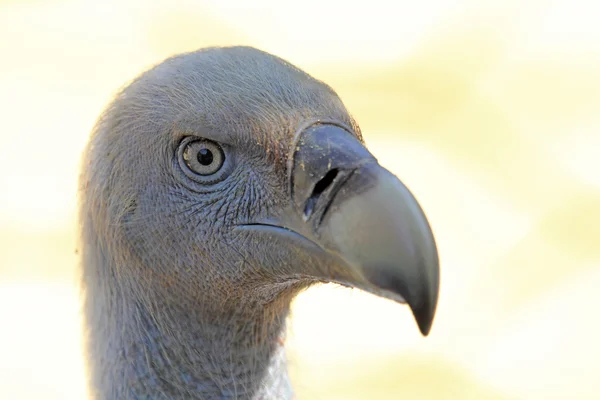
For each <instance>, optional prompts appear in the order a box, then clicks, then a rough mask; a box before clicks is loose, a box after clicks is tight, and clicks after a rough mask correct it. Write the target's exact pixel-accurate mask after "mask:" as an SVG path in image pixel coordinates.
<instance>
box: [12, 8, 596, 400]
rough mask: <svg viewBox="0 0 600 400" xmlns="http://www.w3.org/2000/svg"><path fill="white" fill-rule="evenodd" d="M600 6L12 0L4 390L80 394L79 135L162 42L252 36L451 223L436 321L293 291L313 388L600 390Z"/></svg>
mask: <svg viewBox="0 0 600 400" xmlns="http://www.w3.org/2000/svg"><path fill="white" fill-rule="evenodd" d="M598 4H600V3H598V2H595V1H589V2H583V1H579V2H578V1H569V0H558V1H550V0H545V1H535V0H531V1H512V0H510V1H506V0H504V1H502V0H498V1H495V2H488V1H482V0H473V1H462V2H456V1H444V0H421V1H415V0H406V1H404V0H403V1H389V2H385V1H383V0H369V1H368V2H357V3H355V4H352V2H342V1H339V2H338V1H327V0H304V1H299V2H289V3H288V2H284V1H281V0H260V1H257V0H254V1H252V2H245V4H243V3H242V2H234V1H231V0H228V1H224V0H221V1H218V0H214V1H209V0H206V1H191V0H190V1H167V0H164V1H148V0H130V1H119V0H110V1H108V0H105V1H97V0H89V1H70V0H54V1H49V0H26V1H18V0H13V1H6V0H1V1H0V110H1V111H0V123H1V129H0V143H1V152H2V153H1V156H0V398H2V399H38V398H44V399H61V400H62V399H83V398H85V379H84V370H83V361H82V356H81V348H80V342H81V340H80V328H79V317H78V307H79V305H78V295H77V286H76V284H77V256H76V254H75V252H74V250H75V241H76V233H75V212H76V198H75V192H76V180H77V175H78V161H79V154H80V151H81V149H82V147H83V146H84V143H85V141H86V138H87V135H88V133H89V131H90V129H91V127H92V125H93V123H94V120H95V118H96V117H97V115H98V114H99V112H100V111H101V109H102V108H103V106H104V105H105V104H106V103H107V102H108V101H109V100H110V98H111V96H112V95H113V94H114V93H115V91H116V90H117V88H118V87H120V86H121V85H122V84H124V83H125V82H127V81H128V80H130V79H132V78H133V77H134V76H135V75H136V74H138V73H139V72H141V71H142V70H144V69H146V68H148V67H149V66H151V65H152V64H154V63H156V62H159V61H160V60H162V59H163V58H165V57H167V56H169V55H172V54H174V53H177V52H181V51H189V50H193V49H196V48H199V47H202V46H207V45H229V44H250V45H254V46H257V47H260V48H262V49H264V50H267V51H270V52H273V53H275V54H277V55H280V56H282V57H284V58H286V59H288V60H289V61H291V62H293V63H294V64H296V65H298V66H299V67H301V68H303V69H305V70H307V71H308V72H309V73H311V74H313V75H314V76H316V77H318V78H320V79H323V80H325V81H326V82H328V83H329V84H331V85H332V86H333V87H334V88H335V89H336V90H337V91H338V93H339V94H340V95H341V97H342V98H343V99H344V101H345V103H346V104H347V106H348V108H349V109H350V110H351V111H352V113H353V114H354V115H355V117H356V118H357V120H358V121H359V123H360V124H361V126H362V129H363V132H364V134H365V137H366V140H367V143H368V144H369V145H370V147H371V149H372V151H373V152H374V153H375V155H376V156H377V157H378V158H379V159H380V161H381V163H382V164H384V165H385V166H387V167H389V168H390V169H391V170H392V171H394V172H395V173H397V174H398V176H399V177H400V178H401V179H403V180H404V181H405V182H406V183H407V184H408V186H409V187H410V188H411V189H412V190H413V191H414V192H415V193H416V195H417V197H418V199H419V200H420V201H421V203H422V205H423V207H424V209H425V210H426V212H427V214H428V216H429V218H430V221H431V223H432V225H433V227H434V229H435V232H436V235H437V239H438V242H439V249H440V254H441V260H442V292H441V297H440V303H439V312H438V315H437V319H436V322H435V324H434V328H433V332H432V334H431V336H430V337H429V338H427V339H423V338H421V337H420V336H419V334H418V331H417V328H416V326H415V324H414V322H413V320H412V317H411V315H410V313H409V310H408V308H406V307H403V306H399V305H396V304H393V303H390V302H387V301H384V300H380V299H377V298H374V297H371V296H368V295H366V294H363V293H360V292H356V291H350V290H347V289H341V288H336V287H322V288H317V289H313V290H311V291H308V292H306V293H305V294H303V295H302V296H300V298H298V299H297V301H296V303H295V305H294V320H293V321H292V322H293V323H292V328H291V337H290V340H289V348H290V358H291V364H292V366H291V368H292V373H293V379H294V384H295V387H296V391H297V394H298V398H299V399H365V398H368V399H403V400H409V399H493V400H496V399H497V400H508V399H528V400H529V399H533V400H537V399H540V400H542V399H543V400H550V399H579V400H583V399H599V398H600V379H599V378H600V344H599V343H598V340H600V311H599V310H600V295H599V294H598V293H599V292H598V288H599V287H600V24H599V23H598V16H599V15H600V8H599V7H600V6H599V5H598Z"/></svg>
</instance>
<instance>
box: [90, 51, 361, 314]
mask: <svg viewBox="0 0 600 400" xmlns="http://www.w3.org/2000/svg"><path fill="white" fill-rule="evenodd" d="M249 67H252V73H246V72H245V71H246V70H248V69H249ZM323 118H325V119H328V120H334V121H337V123H339V124H341V125H344V126H347V127H348V130H349V131H350V132H352V134H354V135H356V136H357V137H359V138H360V133H359V131H358V127H357V126H356V124H355V123H354V121H353V120H352V119H351V117H349V115H348V113H347V111H346V110H345V108H344V106H343V104H342V102H341V101H340V100H339V98H338V97H337V96H336V95H335V93H334V92H333V91H332V90H331V89H330V88H329V87H328V86H326V85H325V84H323V83H321V82H319V81H316V80H315V79H313V78H311V77H310V76H308V75H306V74H305V73H303V72H301V71H299V70H297V69H296V68H294V67H292V66H290V65H289V64H287V63H286V62H285V61H283V60H280V59H278V58H276V57H273V56H268V55H265V54H264V53H262V52H259V51H256V50H253V49H249V48H237V49H233V50H232V49H230V50H229V52H228V53H227V54H225V53H223V52H222V51H221V50H220V49H211V50H209V52H208V53H205V52H202V51H200V52H198V53H196V54H191V55H183V56H177V57H174V58H172V59H170V60H167V61H166V62H164V63H163V64H160V65H159V66H157V67H155V68H154V69H152V70H150V71H149V72H147V73H145V74H143V75H142V76H141V77H139V78H138V79H137V80H136V81H134V82H133V83H132V84H131V85H130V86H128V87H127V88H125V89H124V90H123V91H122V92H121V93H120V94H119V95H118V97H117V99H116V100H115V102H114V103H113V104H112V106H111V107H109V108H108V109H107V110H106V112H105V114H104V115H103V116H102V117H101V119H100V121H99V122H98V125H97V127H96V129H95V132H94V134H93V136H92V138H91V141H90V145H89V148H88V154H89V155H88V159H87V161H86V162H87V163H88V167H87V168H86V169H85V170H86V171H87V172H86V174H87V176H84V177H83V179H82V181H83V182H84V185H85V190H86V191H87V193H89V194H88V196H87V197H86V201H87V203H86V204H83V209H84V210H87V215H86V212H85V211H84V218H85V217H87V218H89V219H90V221H91V223H90V224H89V225H90V226H94V229H96V230H97V232H96V235H95V236H98V237H106V238H107V239H106V240H107V243H102V245H103V246H105V247H106V248H107V249H111V248H113V249H120V252H119V254H118V257H119V258H120V260H115V264H117V266H118V271H117V272H116V273H117V274H120V275H122V276H124V277H127V276H129V277H131V279H135V280H136V281H137V283H140V284H141V285H140V288H144V287H146V288H150V287H151V288H152V289H153V290H154V291H156V290H162V289H164V290H169V291H172V292H173V293H176V294H177V295H178V296H185V297H188V298H195V299H199V300H200V299H202V298H207V299H211V302H212V304H214V306H215V308H219V309H222V307H223V306H224V305H223V304H217V303H218V300H219V299H222V301H224V302H228V301H231V302H239V301H240V300H241V299H242V298H244V297H245V294H246V291H248V293H250V292H254V293H253V296H251V298H252V299H257V297H256V291H257V290H259V288H260V287H262V286H264V285H265V284H270V285H271V286H272V287H277V288H279V289H281V290H284V289H286V288H287V287H288V286H290V287H293V286H294V285H295V284H296V283H297V281H298V279H299V275H298V274H297V273H296V272H297V270H298V267H297V266H294V265H292V264H294V263H298V262H299V253H302V257H301V262H302V264H303V266H304V267H306V271H310V270H311V268H315V269H316V268H320V267H318V265H317V264H323V263H322V259H321V260H317V258H315V259H314V260H313V259H312V258H311V255H310V254H311V251H312V250H309V251H307V252H302V251H301V249H299V248H298V247H297V245H292V244H287V243H284V241H283V240H281V241H279V242H278V239H277V238H274V239H273V240H271V241H266V242H265V240H264V238H263V237H262V236H260V235H257V234H256V233H254V232H251V231H244V230H238V229H236V227H237V226H239V225H243V224H249V223H253V222H254V221H258V220H263V219H268V218H271V217H272V216H273V215H278V214H281V213H282V212H284V211H283V210H285V208H286V207H288V206H289V203H290V198H289V182H288V179H289V177H288V175H289V174H288V170H287V161H288V157H289V154H290V151H291V149H290V147H291V146H293V145H294V143H293V138H294V135H295V134H296V132H297V130H298V129H300V127H302V126H303V125H306V124H307V123H310V121H316V120H318V119H323ZM190 138H198V139H201V138H203V139H208V140H211V141H214V142H216V143H218V144H219V145H220V146H221V148H222V149H223V153H224V155H225V163H224V165H223V167H222V168H221V170H220V171H219V172H217V173H216V174H214V176H213V177H211V176H209V177H201V178H198V177H196V178H194V177H193V174H190V173H189V172H190V171H186V168H185V165H182V164H181V157H180V155H181V148H180V146H181V144H182V142H185V141H186V140H188V141H189V140H192V139H190ZM276 244H280V246H275V245H276ZM307 246H309V245H308V244H307ZM309 247H310V246H309ZM313 250H314V249H313ZM320 257H321V258H322V257H323V256H322V255H321V256H320ZM132 261H133V262H132ZM265 264H266V265H269V266H274V267H272V268H271V269H265V268H262V267H261V265H265ZM312 264H314V266H312V267H311V265H312ZM124 265H127V268H125V267H119V266H124ZM286 268H290V270H289V273H288V272H286V270H285V269H286ZM136 269H142V270H141V271H139V270H136ZM140 279H142V280H143V281H142V282H140ZM317 280H319V279H317ZM313 281H315V279H314V278H310V279H308V278H306V277H305V279H304V280H303V283H302V285H306V284H308V283H310V282H313ZM132 285H133V284H132ZM273 285H274V286H273ZM302 285H300V286H302ZM275 292H277V290H276V291H275ZM275 292H273V291H272V290H268V291H266V292H265V297H264V299H262V300H263V301H265V302H267V301H270V300H272V297H273V295H274V293H275ZM142 294H143V293H142ZM223 294H225V295H223Z"/></svg>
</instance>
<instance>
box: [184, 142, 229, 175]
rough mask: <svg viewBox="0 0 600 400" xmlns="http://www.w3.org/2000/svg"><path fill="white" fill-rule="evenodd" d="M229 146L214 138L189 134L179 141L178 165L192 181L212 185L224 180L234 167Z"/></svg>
mask: <svg viewBox="0 0 600 400" xmlns="http://www.w3.org/2000/svg"><path fill="white" fill-rule="evenodd" d="M230 156H231V154H229V151H228V147H227V146H223V145H222V144H220V143H217V142H215V141H213V140H209V139H205V138H202V137H198V136H187V137H185V138H183V140H181V142H179V145H178V147H177V153H176V160H177V161H176V163H175V164H176V165H179V170H180V171H181V172H183V174H184V175H185V176H186V177H187V178H188V179H191V180H192V181H195V182H197V183H200V184H202V185H212V184H214V183H217V182H219V181H221V180H223V179H224V178H225V177H226V176H227V175H228V174H229V173H230V172H231V169H232V168H233V164H232V161H233V160H232V159H231V157H230Z"/></svg>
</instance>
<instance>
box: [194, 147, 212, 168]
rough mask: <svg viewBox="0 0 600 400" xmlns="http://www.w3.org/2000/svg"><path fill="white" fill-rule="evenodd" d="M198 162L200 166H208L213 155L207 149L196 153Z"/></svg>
mask: <svg viewBox="0 0 600 400" xmlns="http://www.w3.org/2000/svg"><path fill="white" fill-rule="evenodd" d="M198 162H199V163H200V164H202V165H210V164H212V162H213V153H212V151H210V150H209V149H200V151H198Z"/></svg>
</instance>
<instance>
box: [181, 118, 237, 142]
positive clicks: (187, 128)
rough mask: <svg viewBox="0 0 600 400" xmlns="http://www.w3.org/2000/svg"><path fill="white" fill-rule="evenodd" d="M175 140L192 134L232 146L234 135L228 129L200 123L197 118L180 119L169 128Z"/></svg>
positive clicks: (198, 137)
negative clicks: (223, 129) (224, 129)
mask: <svg viewBox="0 0 600 400" xmlns="http://www.w3.org/2000/svg"><path fill="white" fill-rule="evenodd" d="M171 131H172V135H173V138H174V139H175V142H177V143H180V142H181V141H182V140H184V139H185V138H187V137H188V136H193V137H195V138H197V139H206V140H211V141H213V142H216V143H218V144H225V145H228V146H233V144H234V143H235V140H234V135H232V134H231V133H230V132H229V131H222V130H220V129H218V128H216V127H210V126H208V124H202V123H200V122H199V121H198V120H197V119H195V120H190V121H187V120H185V119H184V120H180V121H177V122H175V123H174V124H173V127H172V129H171Z"/></svg>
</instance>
